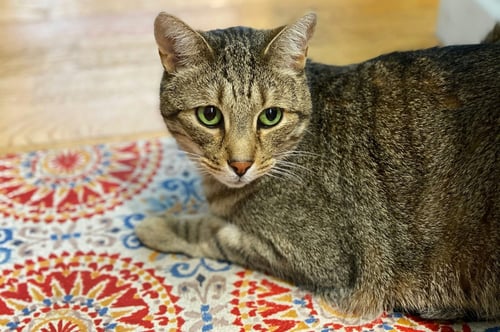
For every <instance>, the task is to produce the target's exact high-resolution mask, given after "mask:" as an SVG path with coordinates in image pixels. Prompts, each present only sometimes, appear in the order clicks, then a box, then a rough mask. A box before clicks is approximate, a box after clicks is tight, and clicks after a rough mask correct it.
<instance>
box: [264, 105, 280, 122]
mask: <svg viewBox="0 0 500 332" xmlns="http://www.w3.org/2000/svg"><path fill="white" fill-rule="evenodd" d="M277 117H278V109H277V108H274V107H273V108H268V109H267V110H266V118H267V119H268V120H269V121H273V120H276V118H277Z"/></svg>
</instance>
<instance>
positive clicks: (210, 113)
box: [196, 106, 222, 127]
mask: <svg viewBox="0 0 500 332" xmlns="http://www.w3.org/2000/svg"><path fill="white" fill-rule="evenodd" d="M196 117H197V118H198V120H199V121H200V122H201V123H202V124H203V125H205V126H207V127H216V126H218V125H219V124H220V123H221V122H222V113H221V111H220V110H219V109H218V108H217V107H215V106H200V107H198V108H197V109H196Z"/></svg>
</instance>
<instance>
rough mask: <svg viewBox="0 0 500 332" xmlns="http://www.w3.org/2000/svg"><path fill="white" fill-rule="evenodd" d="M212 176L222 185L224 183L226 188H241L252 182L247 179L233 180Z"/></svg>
mask: <svg viewBox="0 0 500 332" xmlns="http://www.w3.org/2000/svg"><path fill="white" fill-rule="evenodd" d="M214 178H215V179H216V180H217V181H218V182H220V183H222V184H223V185H225V186H226V187H228V188H234V189H237V188H243V187H244V186H246V185H248V184H250V183H252V181H253V180H247V179H237V180H234V179H229V180H228V179H221V178H219V177H217V176H214Z"/></svg>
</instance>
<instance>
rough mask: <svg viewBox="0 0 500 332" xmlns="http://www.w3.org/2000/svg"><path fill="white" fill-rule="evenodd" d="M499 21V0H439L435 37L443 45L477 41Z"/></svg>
mask: <svg viewBox="0 0 500 332" xmlns="http://www.w3.org/2000/svg"><path fill="white" fill-rule="evenodd" d="M499 22H500V0H441V1H440V4H439V15H438V24H437V37H438V38H439V40H440V41H441V43H442V44H443V45H451V44H474V43H478V42H480V41H481V40H483V38H484V37H485V36H486V35H487V34H488V32H490V31H491V30H492V29H493V27H494V26H495V24H496V23H499Z"/></svg>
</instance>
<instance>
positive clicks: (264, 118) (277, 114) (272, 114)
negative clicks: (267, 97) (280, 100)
mask: <svg viewBox="0 0 500 332" xmlns="http://www.w3.org/2000/svg"><path fill="white" fill-rule="evenodd" d="M282 117H283V109H282V108H279V107H270V108H266V109H265V110H263V111H262V112H261V113H260V115H259V124H260V125H261V126H262V127H272V126H275V125H277V124H278V122H280V120H281V118H282Z"/></svg>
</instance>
